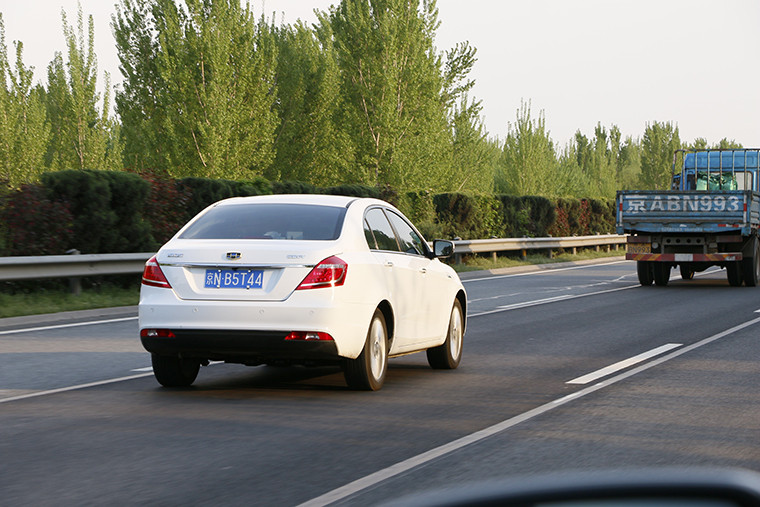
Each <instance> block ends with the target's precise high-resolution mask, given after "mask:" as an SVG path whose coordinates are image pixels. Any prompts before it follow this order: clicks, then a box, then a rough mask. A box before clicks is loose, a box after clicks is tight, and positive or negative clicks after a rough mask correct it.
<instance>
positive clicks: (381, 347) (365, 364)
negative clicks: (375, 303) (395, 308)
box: [343, 309, 388, 391]
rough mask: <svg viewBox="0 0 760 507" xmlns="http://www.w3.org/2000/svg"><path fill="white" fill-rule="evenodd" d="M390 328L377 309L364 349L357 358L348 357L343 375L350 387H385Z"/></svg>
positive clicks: (344, 364)
mask: <svg viewBox="0 0 760 507" xmlns="http://www.w3.org/2000/svg"><path fill="white" fill-rule="evenodd" d="M387 329H388V328H387V327H386V325H385V317H384V316H383V312H381V311H380V309H376V310H375V314H374V315H373V316H372V321H371V322H370V324H369V331H368V332H367V339H366V340H365V342H364V350H362V353H361V354H359V357H357V358H356V359H346V360H345V362H344V363H343V375H344V377H345V378H346V383H347V384H348V387H350V388H352V389H360V390H363V391H377V390H378V389H380V388H381V387H383V383H384V382H385V373H386V372H387V371H388V330H387Z"/></svg>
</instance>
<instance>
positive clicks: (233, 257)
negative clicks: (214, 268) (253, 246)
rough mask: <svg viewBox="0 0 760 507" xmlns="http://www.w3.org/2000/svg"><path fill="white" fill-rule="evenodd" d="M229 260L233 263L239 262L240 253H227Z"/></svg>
mask: <svg viewBox="0 0 760 507" xmlns="http://www.w3.org/2000/svg"><path fill="white" fill-rule="evenodd" d="M227 258H228V259H229V260H231V261H234V260H237V259H239V258H240V252H227Z"/></svg>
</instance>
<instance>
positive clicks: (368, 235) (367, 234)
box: [364, 218, 377, 250]
mask: <svg viewBox="0 0 760 507" xmlns="http://www.w3.org/2000/svg"><path fill="white" fill-rule="evenodd" d="M364 239H366V240H367V245H369V249H370V250H377V241H375V235H374V234H372V228H371V227H370V226H369V223H368V222H367V219H366V218H365V219H364Z"/></svg>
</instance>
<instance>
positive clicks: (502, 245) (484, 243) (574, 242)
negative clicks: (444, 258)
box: [454, 234, 626, 263]
mask: <svg viewBox="0 0 760 507" xmlns="http://www.w3.org/2000/svg"><path fill="white" fill-rule="evenodd" d="M625 243H626V236H625V235H618V234H599V235H596V236H571V237H565V238H503V239H472V240H468V241H462V240H460V241H454V255H455V256H456V262H457V263H459V262H461V258H462V255H463V254H482V253H491V254H492V255H493V257H494V258H496V255H497V253H498V252H510V251H511V252H515V251H520V252H521V254H522V256H523V257H525V256H526V254H527V251H528V250H548V251H549V255H550V256H551V252H552V250H559V249H565V250H571V251H572V253H573V254H575V253H576V252H577V251H578V248H589V247H594V248H596V249H597V250H599V248H600V247H603V246H606V247H614V248H615V250H617V249H618V248H620V245H624V244H625Z"/></svg>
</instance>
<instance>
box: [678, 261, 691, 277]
mask: <svg viewBox="0 0 760 507" xmlns="http://www.w3.org/2000/svg"><path fill="white" fill-rule="evenodd" d="M679 268H680V269H681V278H682V279H683V280H693V279H694V270H693V269H691V267H689V265H688V264H681V265H680V266H679Z"/></svg>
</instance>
